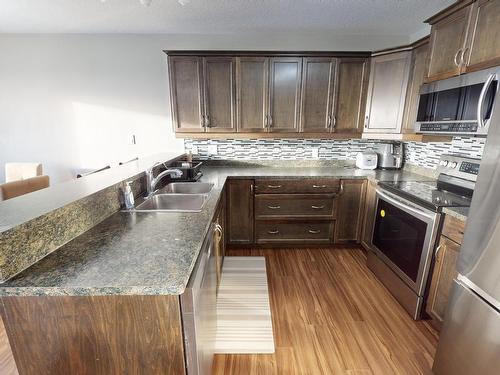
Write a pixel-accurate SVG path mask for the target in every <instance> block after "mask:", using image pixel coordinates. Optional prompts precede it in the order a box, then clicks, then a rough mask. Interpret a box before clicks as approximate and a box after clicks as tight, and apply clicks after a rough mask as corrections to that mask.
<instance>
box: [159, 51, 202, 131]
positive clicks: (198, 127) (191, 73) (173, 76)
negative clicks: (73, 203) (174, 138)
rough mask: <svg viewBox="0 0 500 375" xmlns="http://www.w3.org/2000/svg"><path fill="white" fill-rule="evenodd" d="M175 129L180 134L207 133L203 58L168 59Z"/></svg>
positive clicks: (176, 57)
mask: <svg viewBox="0 0 500 375" xmlns="http://www.w3.org/2000/svg"><path fill="white" fill-rule="evenodd" d="M168 61H169V64H168V67H169V75H170V96H171V99H170V100H171V103H172V121H173V123H174V129H175V131H176V132H180V133H193V132H194V133H199V132H203V131H205V128H204V123H203V88H202V87H203V84H202V60H201V57H182V56H174V57H170V58H169V59H168Z"/></svg>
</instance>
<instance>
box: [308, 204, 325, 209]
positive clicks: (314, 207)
mask: <svg viewBox="0 0 500 375" xmlns="http://www.w3.org/2000/svg"><path fill="white" fill-rule="evenodd" d="M311 208H312V209H313V210H322V209H323V208H325V206H314V205H313V206H311Z"/></svg>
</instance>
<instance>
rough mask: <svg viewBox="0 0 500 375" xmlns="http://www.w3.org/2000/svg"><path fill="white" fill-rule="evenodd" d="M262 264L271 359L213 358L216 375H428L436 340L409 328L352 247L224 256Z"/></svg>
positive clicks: (416, 326) (418, 326)
mask: <svg viewBox="0 0 500 375" xmlns="http://www.w3.org/2000/svg"><path fill="white" fill-rule="evenodd" d="M227 255H231V256H238V255H244V256H249V255H251V256H265V257H266V262H267V269H268V281H269V288H270V291H269V292H270V299H271V310H272V314H273V329H274V335H275V345H276V352H275V353H274V354H272V355H267V354H266V355H264V354H258V355H255V354H254V355H243V354H237V355H234V354H233V355H221V354H219V355H217V356H216V357H215V361H214V374H216V375H228V374H238V375H239V374H266V375H271V374H286V375H292V374H315V375H316V374H318V375H319V374H384V375H388V374H404V375H411V374H431V373H432V372H431V367H432V361H433V357H434V353H435V349H436V344H437V334H436V332H435V331H434V330H433V329H432V328H431V327H430V325H429V324H428V323H427V322H423V321H420V322H415V321H413V320H412V319H411V318H410V316H409V315H408V314H407V313H406V311H405V310H403V308H402V307H401V306H400V305H399V304H398V302H396V300H395V299H394V298H393V297H392V296H391V294H390V293H389V292H388V291H387V290H386V289H385V287H384V286H383V285H382V284H381V283H380V282H379V281H378V280H377V279H376V278H375V276H374V275H373V274H372V273H371V271H370V270H369V269H368V268H367V267H366V264H365V261H366V258H365V255H364V253H363V251H362V250H361V249H359V248H357V247H354V248H347V247H346V248H334V249H272V250H270V249H269V250H267V249H265V250H263V249H259V250H253V249H252V250H229V251H228V253H227Z"/></svg>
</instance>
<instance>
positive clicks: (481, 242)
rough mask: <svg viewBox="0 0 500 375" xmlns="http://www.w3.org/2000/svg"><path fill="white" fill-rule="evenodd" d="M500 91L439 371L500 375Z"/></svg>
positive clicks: (443, 335) (446, 324)
mask: <svg viewBox="0 0 500 375" xmlns="http://www.w3.org/2000/svg"><path fill="white" fill-rule="evenodd" d="M499 99H500V95H498V94H497V98H496V101H497V103H496V105H495V106H494V109H493V113H492V116H491V123H490V127H489V132H488V138H487V141H486V147H485V150H484V154H483V159H482V162H481V168H480V170H479V175H478V179H477V183H476V188H475V191H474V196H473V199H472V205H471V208H470V214H469V217H468V219H467V224H466V229H465V235H464V239H463V243H462V247H461V249H460V255H459V259H458V273H459V275H458V277H457V278H456V280H455V281H454V283H453V289H452V294H451V298H450V302H449V305H448V310H447V314H446V318H445V322H444V326H443V329H442V331H441V336H440V339H439V345H438V350H437V353H436V357H435V360H434V368H433V370H434V373H435V374H437V375H448V374H449V375H451V374H453V375H466V374H467V375H469V374H474V375H489V374H495V375H498V374H500V103H498V102H499Z"/></svg>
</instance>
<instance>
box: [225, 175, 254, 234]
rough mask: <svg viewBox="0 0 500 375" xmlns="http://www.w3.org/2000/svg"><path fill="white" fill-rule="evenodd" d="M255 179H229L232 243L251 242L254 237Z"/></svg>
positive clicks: (228, 229) (228, 192)
mask: <svg viewBox="0 0 500 375" xmlns="http://www.w3.org/2000/svg"><path fill="white" fill-rule="evenodd" d="M253 187H254V180H240V179H234V180H228V181H227V184H226V189H227V190H226V199H227V213H228V215H227V232H228V236H227V240H228V243H230V244H251V243H253V241H254V239H253V237H254V235H253V233H254V193H253Z"/></svg>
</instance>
